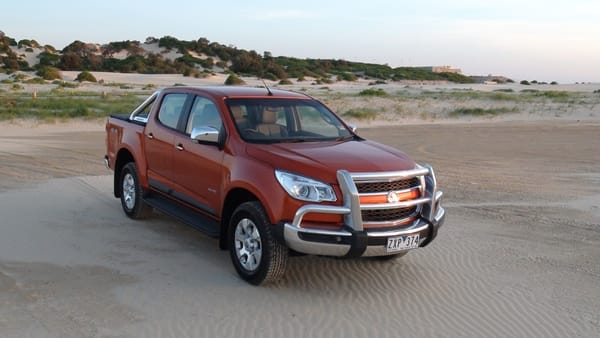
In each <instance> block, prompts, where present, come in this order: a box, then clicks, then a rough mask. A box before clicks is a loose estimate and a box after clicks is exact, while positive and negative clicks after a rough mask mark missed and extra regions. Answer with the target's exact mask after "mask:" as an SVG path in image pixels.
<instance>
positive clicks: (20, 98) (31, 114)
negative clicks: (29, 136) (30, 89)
mask: <svg viewBox="0 0 600 338" xmlns="http://www.w3.org/2000/svg"><path fill="white" fill-rule="evenodd" d="M145 95H146V94H144V95H143V96H137V95H133V94H116V95H110V96H105V97H101V96H100V95H99V94H98V93H92V92H77V93H66V92H61V91H52V92H45V93H38V94H37V98H35V99H33V98H32V97H31V95H30V94H27V93H23V92H12V93H11V92H4V93H0V120H10V119H15V118H32V119H39V120H56V119H66V118H78V117H80V118H87V119H90V118H104V117H106V116H109V115H111V114H118V113H123V112H128V111H130V110H131V107H134V106H136V105H138V104H139V103H141V102H142V101H143V99H144V98H145Z"/></svg>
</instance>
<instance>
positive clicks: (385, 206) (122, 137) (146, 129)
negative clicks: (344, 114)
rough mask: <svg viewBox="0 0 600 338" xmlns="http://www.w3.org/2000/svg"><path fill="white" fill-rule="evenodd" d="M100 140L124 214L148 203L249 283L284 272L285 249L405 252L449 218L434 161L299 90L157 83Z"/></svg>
mask: <svg viewBox="0 0 600 338" xmlns="http://www.w3.org/2000/svg"><path fill="white" fill-rule="evenodd" d="M106 148H107V150H106V156H105V164H106V166H107V167H108V168H110V169H112V170H114V195H115V197H117V198H120V200H121V205H122V207H123V211H124V212H125V214H126V215H127V216H129V217H130V218H133V219H139V218H143V217H146V216H149V213H150V212H151V211H152V210H153V209H156V210H158V211H160V212H162V213H165V214H168V215H171V216H173V217H175V218H177V219H179V220H181V221H182V222H184V223H187V224H189V225H191V226H193V227H195V228H197V229H199V230H201V231H202V232H204V233H205V234H206V235H208V236H211V237H215V238H218V239H219V247H220V248H221V249H223V250H229V253H230V256H231V260H232V262H233V265H234V267H235V269H236V271H237V272H238V274H239V275H240V276H241V278H243V279H244V280H246V281H247V282H249V283H252V284H257V285H258V284H261V283H267V282H272V281H275V280H278V279H279V278H281V277H282V276H283V274H284V272H285V269H286V264H287V261H288V255H289V254H290V253H295V254H298V253H300V254H310V255H324V256H336V257H361V256H373V257H380V258H382V259H389V258H394V257H399V256H403V255H404V254H406V253H407V252H408V251H409V250H412V249H416V248H419V247H424V246H426V245H428V244H429V243H430V242H431V241H432V240H433V239H434V238H435V237H436V235H437V232H438V228H439V227H440V226H441V225H442V224H443V223H444V219H445V211H444V208H443V207H442V206H441V197H442V192H441V191H439V190H438V188H437V185H436V178H435V175H434V172H433V169H432V168H431V167H430V166H427V165H424V166H421V165H419V164H417V163H415V162H414V161H412V160H411V159H410V158H409V157H408V156H407V155H405V154H404V153H403V152H401V151H399V150H397V149H395V148H392V147H389V146H385V145H382V144H379V143H376V142H373V141H368V140H366V139H364V138H362V137H360V136H358V135H357V134H356V133H355V128H353V127H349V126H348V125H347V124H346V123H345V122H344V121H342V120H341V119H340V118H339V117H338V116H337V115H336V114H335V113H333V112H332V111H331V110H330V109H328V108H327V107H326V106H325V105H324V104H322V103H321V102H319V101H318V100H316V99H314V98H312V97H310V96H307V95H305V94H301V93H295V92H290V91H283V90H271V89H269V88H266V87H265V88H250V87H229V86H217V87H171V88H164V89H160V90H158V91H156V92H155V93H154V94H152V95H151V96H150V97H148V98H147V99H146V100H145V101H144V102H143V103H142V104H141V105H139V106H138V107H137V108H136V109H134V110H133V112H131V113H130V114H126V115H112V116H110V117H109V118H108V120H107V124H106Z"/></svg>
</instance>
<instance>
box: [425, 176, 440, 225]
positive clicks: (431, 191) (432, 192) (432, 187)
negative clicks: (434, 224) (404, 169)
mask: <svg viewBox="0 0 600 338" xmlns="http://www.w3.org/2000/svg"><path fill="white" fill-rule="evenodd" d="M425 168H427V170H428V171H429V175H427V176H426V177H425V181H427V178H429V180H430V181H431V182H429V183H430V184H428V185H427V186H426V187H425V190H426V191H427V192H428V196H431V197H432V198H431V200H430V201H429V215H427V219H433V216H434V212H435V210H433V206H434V204H435V201H434V197H435V196H436V191H437V180H436V179H435V173H434V172H433V168H432V167H431V166H430V165H429V164H426V165H425Z"/></svg>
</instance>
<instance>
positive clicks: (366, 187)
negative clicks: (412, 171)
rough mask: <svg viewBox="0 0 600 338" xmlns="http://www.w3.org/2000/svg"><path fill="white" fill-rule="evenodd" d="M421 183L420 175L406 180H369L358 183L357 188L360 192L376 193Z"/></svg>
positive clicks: (404, 188)
mask: <svg viewBox="0 0 600 338" xmlns="http://www.w3.org/2000/svg"><path fill="white" fill-rule="evenodd" d="M420 185H421V181H420V180H419V178H418V177H413V178H408V179H404V180H398V181H393V182H368V183H362V182H357V183H356V189H357V190H358V193H359V194H367V193H376V192H389V191H398V190H406V189H410V188H414V187H418V186H420Z"/></svg>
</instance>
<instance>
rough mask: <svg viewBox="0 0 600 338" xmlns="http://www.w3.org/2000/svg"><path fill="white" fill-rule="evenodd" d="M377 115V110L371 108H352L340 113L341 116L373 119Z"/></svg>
mask: <svg viewBox="0 0 600 338" xmlns="http://www.w3.org/2000/svg"><path fill="white" fill-rule="evenodd" d="M377 116H378V114H377V111H375V110H374V109H371V108H354V109H350V110H347V111H345V112H344V113H342V117H349V118H354V119H357V120H374V119H376V118H377Z"/></svg>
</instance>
